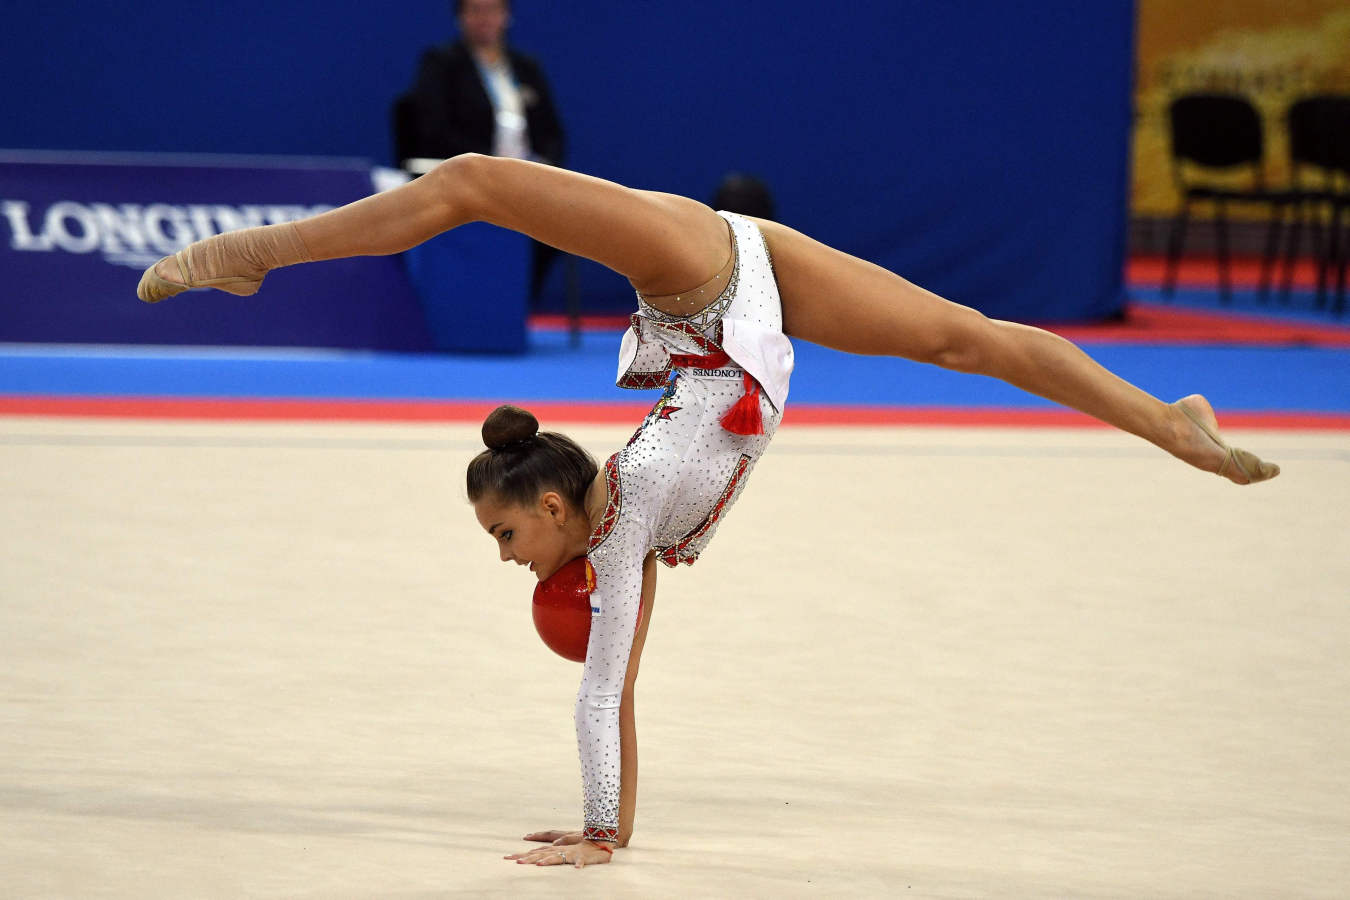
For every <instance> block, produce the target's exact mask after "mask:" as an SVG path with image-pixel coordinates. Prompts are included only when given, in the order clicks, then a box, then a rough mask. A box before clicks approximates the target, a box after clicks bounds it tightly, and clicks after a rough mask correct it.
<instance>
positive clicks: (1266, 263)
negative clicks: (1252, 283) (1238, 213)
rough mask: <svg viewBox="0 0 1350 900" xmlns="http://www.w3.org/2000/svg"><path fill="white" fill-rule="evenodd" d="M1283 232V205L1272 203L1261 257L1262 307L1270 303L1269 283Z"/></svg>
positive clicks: (1260, 295)
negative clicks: (1263, 252) (1264, 249)
mask: <svg viewBox="0 0 1350 900" xmlns="http://www.w3.org/2000/svg"><path fill="white" fill-rule="evenodd" d="M1283 231H1284V204H1283V203H1278V202H1273V203H1271V205H1270V221H1269V222H1267V223H1266V252H1265V254H1264V255H1263V256H1262V257H1261V289H1260V294H1259V297H1260V300H1261V303H1262V305H1264V304H1266V303H1269V302H1270V281H1271V278H1272V277H1273V275H1274V272H1275V257H1276V256H1278V255H1279V252H1280V238H1281V237H1282V232H1283Z"/></svg>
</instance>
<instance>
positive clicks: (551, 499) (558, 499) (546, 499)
mask: <svg viewBox="0 0 1350 900" xmlns="http://www.w3.org/2000/svg"><path fill="white" fill-rule="evenodd" d="M539 508H540V510H541V511H542V512H543V514H544V515H546V516H549V517H551V518H554V519H557V520H558V523H559V524H561V523H562V522H564V521H566V519H567V512H568V510H567V501H566V500H564V499H563V498H562V494H559V493H558V492H557V491H544V492H543V493H542V494H540V495H539Z"/></svg>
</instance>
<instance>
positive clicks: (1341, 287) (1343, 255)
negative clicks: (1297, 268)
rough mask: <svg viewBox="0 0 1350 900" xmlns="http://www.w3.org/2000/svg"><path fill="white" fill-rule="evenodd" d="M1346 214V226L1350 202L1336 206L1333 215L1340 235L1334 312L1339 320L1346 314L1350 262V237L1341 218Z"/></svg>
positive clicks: (1348, 220)
mask: <svg viewBox="0 0 1350 900" xmlns="http://www.w3.org/2000/svg"><path fill="white" fill-rule="evenodd" d="M1342 214H1344V216H1345V218H1346V219H1347V222H1346V225H1350V201H1341V202H1340V203H1337V204H1336V210H1335V212H1333V213H1332V216H1333V219H1332V225H1333V227H1334V228H1335V229H1336V231H1335V233H1336V234H1337V235H1338V240H1337V254H1336V256H1337V265H1336V302H1335V305H1334V307H1333V309H1332V312H1333V313H1334V314H1335V316H1336V317H1337V318H1340V317H1341V316H1342V315H1343V314H1344V313H1345V269H1346V263H1348V262H1350V235H1347V234H1346V228H1345V226H1343V225H1341V216H1342Z"/></svg>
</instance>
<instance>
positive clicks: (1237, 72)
mask: <svg viewBox="0 0 1350 900" xmlns="http://www.w3.org/2000/svg"><path fill="white" fill-rule="evenodd" d="M1138 2H1139V7H1138V9H1139V37H1138V49H1137V55H1138V78H1137V81H1136V85H1135V107H1136V117H1135V133H1134V179H1133V181H1134V184H1133V191H1132V193H1133V197H1132V202H1131V208H1132V212H1133V213H1134V215H1137V216H1169V215H1172V214H1173V213H1174V212H1175V210H1176V207H1177V194H1176V191H1175V188H1174V184H1173V178H1172V163H1171V142H1170V139H1169V136H1168V124H1167V107H1168V105H1169V104H1170V103H1171V101H1172V100H1173V99H1174V98H1176V97H1178V96H1180V95H1181V94H1186V93H1192V92H1214V93H1231V94H1239V95H1242V96H1245V97H1247V98H1248V99H1250V100H1251V101H1252V103H1253V104H1254V105H1255V106H1256V109H1257V111H1258V113H1259V114H1260V115H1261V119H1262V124H1263V126H1264V134H1265V138H1266V141H1265V172H1266V181H1267V184H1268V185H1269V186H1272V187H1279V186H1281V185H1283V184H1286V183H1287V182H1288V178H1289V165H1288V153H1289V150H1288V141H1287V139H1286V133H1285V127H1284V115H1285V112H1286V111H1287V110H1288V108H1289V106H1290V104H1292V103H1293V102H1294V101H1295V100H1297V99H1299V98H1300V97H1303V96H1306V95H1309V94H1314V93H1342V94H1350V5H1347V3H1346V0H1279V2H1276V0H1226V2H1223V3H1193V2H1178V0H1138ZM1205 212H1207V210H1206V211H1205Z"/></svg>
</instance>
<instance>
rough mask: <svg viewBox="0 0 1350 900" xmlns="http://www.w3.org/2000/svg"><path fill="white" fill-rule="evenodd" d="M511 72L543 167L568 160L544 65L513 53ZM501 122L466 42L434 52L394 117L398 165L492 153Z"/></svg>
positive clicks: (425, 57) (533, 147)
mask: <svg viewBox="0 0 1350 900" xmlns="http://www.w3.org/2000/svg"><path fill="white" fill-rule="evenodd" d="M506 52H507V58H508V59H509V60H510V62H511V71H512V73H513V74H514V75H515V78H516V83H517V84H518V85H519V86H520V93H521V100H522V102H523V103H524V106H525V122H526V127H527V129H528V131H529V139H530V148H531V150H532V151H533V152H534V155H535V156H537V157H539V158H540V159H541V160H542V161H544V162H548V163H553V164H557V163H560V162H562V158H563V129H562V122H560V121H559V119H558V112H557V110H556V109H555V108H554V106H553V96H552V94H551V93H550V92H549V89H548V82H547V80H546V79H545V78H544V72H543V70H542V69H541V68H540V67H539V64H538V63H537V62H535V61H534V59H532V58H531V57H529V56H526V55H525V54H523V53H519V52H517V51H515V50H512V49H510V48H507V51H506ZM495 126H496V122H495V118H494V116H493V112H492V101H491V99H489V97H488V93H487V89H486V88H484V87H483V80H482V78H480V77H479V75H478V66H477V65H476V64H475V63H474V59H473V55H472V54H471V53H470V52H469V49H468V48H467V47H466V46H465V45H464V42H463V41H454V42H452V43H449V44H446V45H445V46H442V47H433V48H431V49H429V50H427V51H426V52H425V53H423V54H422V62H421V65H420V66H419V69H418V72H417V81H416V83H415V84H414V86H413V89H412V90H411V91H410V92H409V93H407V94H404V95H403V96H402V97H400V98H399V99H398V101H397V104H396V106H395V111H394V144H395V152H396V154H397V156H398V157H399V160H398V161H401V160H404V159H408V158H411V157H416V156H426V157H432V158H434V159H443V158H447V157H451V156H455V155H456V154H459V153H489V154H490V153H491V152H492V136H493V132H494V130H495Z"/></svg>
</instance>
